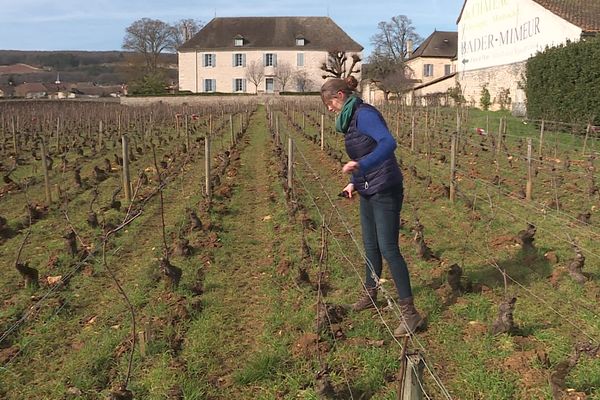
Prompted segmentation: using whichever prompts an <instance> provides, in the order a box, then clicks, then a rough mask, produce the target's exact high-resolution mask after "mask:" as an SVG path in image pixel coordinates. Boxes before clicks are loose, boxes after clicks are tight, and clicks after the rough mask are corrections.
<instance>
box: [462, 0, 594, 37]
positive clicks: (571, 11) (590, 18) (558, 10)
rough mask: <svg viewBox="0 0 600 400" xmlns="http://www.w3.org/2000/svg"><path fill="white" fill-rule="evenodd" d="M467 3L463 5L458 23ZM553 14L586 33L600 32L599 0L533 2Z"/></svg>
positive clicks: (543, 0) (540, 0)
mask: <svg viewBox="0 0 600 400" xmlns="http://www.w3.org/2000/svg"><path fill="white" fill-rule="evenodd" d="M467 1H468V0H465V2H464V3H463V6H462V9H461V10H460V15H459V16H458V20H457V21H456V23H458V22H459V21H460V19H461V17H462V14H463V11H464V10H465V6H466V5H467ZM532 1H534V2H536V3H538V4H539V5H541V6H542V7H544V8H545V9H547V10H548V11H550V12H552V13H553V14H556V15H558V16H559V17H561V18H562V19H564V20H566V21H568V22H570V23H572V24H573V25H576V26H578V27H579V28H581V29H582V30H583V31H584V32H600V1H598V0H532Z"/></svg>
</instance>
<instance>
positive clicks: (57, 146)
mask: <svg viewBox="0 0 600 400" xmlns="http://www.w3.org/2000/svg"><path fill="white" fill-rule="evenodd" d="M56 153H57V154H60V117H56Z"/></svg>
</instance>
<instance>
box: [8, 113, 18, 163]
mask: <svg viewBox="0 0 600 400" xmlns="http://www.w3.org/2000/svg"><path fill="white" fill-rule="evenodd" d="M10 128H11V130H12V137H13V151H14V152H15V157H16V156H17V154H19V146H18V145H17V129H16V127H15V119H14V117H11V118H10Z"/></svg>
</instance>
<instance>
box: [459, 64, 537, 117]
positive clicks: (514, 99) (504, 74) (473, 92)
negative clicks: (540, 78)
mask: <svg viewBox="0 0 600 400" xmlns="http://www.w3.org/2000/svg"><path fill="white" fill-rule="evenodd" d="M525 69H526V62H525V61H523V62H518V63H514V64H509V65H501V66H496V67H490V68H484V69H479V70H473V71H465V72H459V74H458V80H459V82H460V85H461V88H462V90H463V93H464V96H465V98H466V100H467V102H468V103H469V104H470V105H473V106H475V107H479V108H481V105H480V100H481V90H482V88H483V86H484V85H487V89H488V91H489V92H490V97H491V101H492V105H491V107H490V109H491V110H499V109H500V103H499V94H500V92H501V91H502V90H505V89H508V90H509V96H510V99H511V103H510V106H509V109H511V110H513V113H515V114H519V115H522V114H524V112H525V108H526V107H525V104H526V101H525V92H524V91H523V90H522V89H520V88H519V87H520V86H522V84H523V83H524V78H525Z"/></svg>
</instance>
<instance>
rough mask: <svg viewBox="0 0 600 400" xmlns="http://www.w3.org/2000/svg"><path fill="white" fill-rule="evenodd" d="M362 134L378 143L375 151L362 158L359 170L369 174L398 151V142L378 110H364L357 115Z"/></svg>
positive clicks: (358, 126)
mask: <svg viewBox="0 0 600 400" xmlns="http://www.w3.org/2000/svg"><path fill="white" fill-rule="evenodd" d="M356 127H357V128H358V130H359V132H360V133H362V134H363V135H367V136H369V137H371V138H372V139H373V140H375V141H376V142H377V146H376V147H375V150H373V151H372V152H371V153H370V154H368V155H366V156H365V157H364V158H362V159H361V160H360V161H359V162H358V164H359V170H360V171H361V172H362V173H367V172H369V171H370V170H371V169H373V168H375V167H377V166H378V165H380V164H381V163H383V162H384V161H385V160H386V159H388V158H389V157H390V156H391V155H392V154H394V150H396V141H395V140H394V137H393V136H392V134H391V133H390V131H389V129H388V128H387V126H386V124H385V121H384V119H383V116H382V115H381V114H380V113H379V112H377V111H376V110H373V109H369V108H363V109H361V110H360V111H359V114H358V115H357V126H356Z"/></svg>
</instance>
